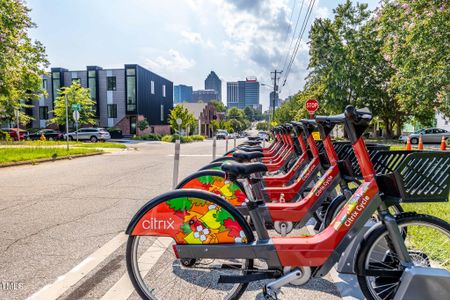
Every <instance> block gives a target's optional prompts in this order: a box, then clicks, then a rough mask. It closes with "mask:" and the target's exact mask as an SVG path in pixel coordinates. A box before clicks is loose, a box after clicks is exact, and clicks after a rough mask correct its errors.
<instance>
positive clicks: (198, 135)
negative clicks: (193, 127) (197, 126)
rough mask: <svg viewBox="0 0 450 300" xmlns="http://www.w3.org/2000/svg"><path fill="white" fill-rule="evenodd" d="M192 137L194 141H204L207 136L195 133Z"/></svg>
mask: <svg viewBox="0 0 450 300" xmlns="http://www.w3.org/2000/svg"><path fill="white" fill-rule="evenodd" d="M191 138H192V140H194V141H204V140H205V137H204V136H203V135H200V134H196V135H193V136H191Z"/></svg>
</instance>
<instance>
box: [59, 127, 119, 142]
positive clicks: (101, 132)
mask: <svg viewBox="0 0 450 300" xmlns="http://www.w3.org/2000/svg"><path fill="white" fill-rule="evenodd" d="M66 136H69V140H71V141H74V140H76V139H77V132H76V131H75V132H69V133H68V134H65V135H64V139H66ZM109 139H111V135H110V134H109V132H108V131H106V130H105V129H104V128H81V129H78V140H80V141H83V140H85V141H91V142H92V143H95V142H97V141H102V142H104V141H107V140H109Z"/></svg>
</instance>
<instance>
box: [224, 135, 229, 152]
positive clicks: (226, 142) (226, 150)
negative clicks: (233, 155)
mask: <svg viewBox="0 0 450 300" xmlns="http://www.w3.org/2000/svg"><path fill="white" fill-rule="evenodd" d="M227 152H228V136H226V137H225V153H227Z"/></svg>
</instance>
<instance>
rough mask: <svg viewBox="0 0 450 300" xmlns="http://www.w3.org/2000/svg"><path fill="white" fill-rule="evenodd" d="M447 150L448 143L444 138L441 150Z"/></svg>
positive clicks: (443, 137)
mask: <svg viewBox="0 0 450 300" xmlns="http://www.w3.org/2000/svg"><path fill="white" fill-rule="evenodd" d="M446 148H447V142H446V141H445V136H442V139H441V150H443V151H444V150H445V149H446Z"/></svg>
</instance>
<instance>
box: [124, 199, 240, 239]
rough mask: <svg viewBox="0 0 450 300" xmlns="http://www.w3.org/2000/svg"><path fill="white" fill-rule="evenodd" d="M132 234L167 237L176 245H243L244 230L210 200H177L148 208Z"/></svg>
mask: <svg viewBox="0 0 450 300" xmlns="http://www.w3.org/2000/svg"><path fill="white" fill-rule="evenodd" d="M132 235H154V236H170V237H172V238H174V239H175V241H176V243H177V244H219V243H220V244H227V243H228V244H233V243H246V242H247V239H246V237H245V234H244V231H243V230H242V227H241V226H240V225H239V223H238V222H237V221H236V220H235V219H234V217H233V216H232V215H231V214H230V213H229V212H228V211H226V210H225V209H224V208H222V207H220V206H218V205H217V204H214V203H212V202H210V201H206V200H202V199H198V198H189V197H181V198H175V199H171V200H168V201H166V202H163V203H161V204H158V205H157V206H155V207H154V208H152V209H150V210H149V211H148V212H146V213H145V215H144V216H143V217H142V219H141V220H139V222H138V223H137V225H136V227H135V228H134V230H133V233H132Z"/></svg>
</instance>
